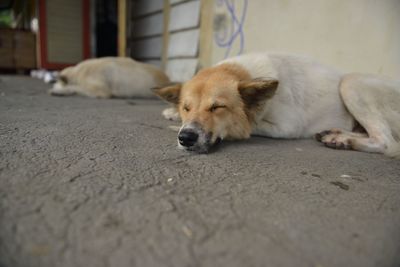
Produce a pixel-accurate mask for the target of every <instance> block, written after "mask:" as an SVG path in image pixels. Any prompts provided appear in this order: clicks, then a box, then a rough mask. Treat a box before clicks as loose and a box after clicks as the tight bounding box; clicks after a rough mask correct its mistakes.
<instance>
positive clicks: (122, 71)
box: [50, 57, 169, 98]
mask: <svg viewBox="0 0 400 267" xmlns="http://www.w3.org/2000/svg"><path fill="white" fill-rule="evenodd" d="M167 83H169V79H168V77H167V76H166V75H165V74H164V73H163V72H162V71H161V70H159V69H157V68H156V67H154V66H152V65H149V64H145V63H140V62H137V61H135V60H133V59H131V58H122V57H104V58H97V59H88V60H85V61H83V62H81V63H79V64H78V65H76V66H73V67H69V68H66V69H64V70H63V71H62V72H61V73H60V79H59V82H58V83H57V84H55V86H54V87H53V89H52V90H51V91H50V93H53V94H57V95H67V94H73V93H78V94H83V95H87V96H91V97H102V98H108V97H153V94H152V93H151V90H150V89H151V88H154V87H159V86H163V85H166V84H167Z"/></svg>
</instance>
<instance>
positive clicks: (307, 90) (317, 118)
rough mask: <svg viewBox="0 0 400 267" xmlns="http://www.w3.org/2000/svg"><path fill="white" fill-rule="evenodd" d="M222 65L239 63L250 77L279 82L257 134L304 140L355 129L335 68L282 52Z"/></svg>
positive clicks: (239, 59) (227, 61)
mask: <svg viewBox="0 0 400 267" xmlns="http://www.w3.org/2000/svg"><path fill="white" fill-rule="evenodd" d="M222 63H233V64H239V65H241V66H243V67H244V68H246V69H247V70H248V71H249V73H250V74H251V76H252V78H272V79H277V80H279V86H278V89H277V91H276V94H275V96H274V97H273V98H272V99H271V100H269V101H268V103H267V104H266V105H265V109H264V111H263V112H261V113H260V114H259V122H258V124H257V128H256V129H255V133H256V134H261V135H268V136H271V137H276V138H307V137H311V136H313V135H314V134H315V133H317V132H319V131H322V130H324V129H329V128H333V127H341V128H343V129H347V130H351V129H352V127H353V126H354V119H353V118H352V116H351V115H350V114H349V113H348V112H347V111H346V108H345V106H344V105H343V103H342V101H341V98H340V93H339V84H340V80H341V78H342V75H343V74H342V73H341V72H339V71H337V70H335V69H334V68H331V67H328V66H325V65H322V64H320V63H318V62H316V61H314V60H312V59H310V58H308V57H304V56H296V55H289V54H283V53H268V54H267V53H262V54H248V55H244V56H239V57H235V58H232V59H228V60H226V61H223V62H222ZM271 123H273V124H274V127H271V125H270V124H271Z"/></svg>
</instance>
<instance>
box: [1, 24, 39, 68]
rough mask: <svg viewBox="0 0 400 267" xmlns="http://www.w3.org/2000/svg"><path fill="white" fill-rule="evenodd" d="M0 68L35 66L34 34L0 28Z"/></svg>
mask: <svg viewBox="0 0 400 267" xmlns="http://www.w3.org/2000/svg"><path fill="white" fill-rule="evenodd" d="M0 68H3V69H34V68H36V43H35V34H33V33H32V32H29V31H21V30H13V29H1V28H0Z"/></svg>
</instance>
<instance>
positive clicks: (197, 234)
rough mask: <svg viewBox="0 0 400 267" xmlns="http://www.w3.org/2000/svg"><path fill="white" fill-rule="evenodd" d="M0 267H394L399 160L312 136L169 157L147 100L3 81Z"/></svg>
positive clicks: (171, 149) (398, 249)
mask: <svg viewBox="0 0 400 267" xmlns="http://www.w3.org/2000/svg"><path fill="white" fill-rule="evenodd" d="M0 80H1V81H0V266H2V267H18V266H24V267H25V266H40V267H47V266H48V267H50V266H58V267H60V266H61V267H63V266H65V267H71V266H85V267H86V266H96V267H102V266H110V267H111V266H112V267H119V266H138V267H143V266H233V267H234V266H297V267H302V266H312V267H317V266H321V267H328V266H329V267H330V266H362V267H368V266H379V267H385V266H399V265H400V193H399V192H400V163H399V161H395V160H392V159H389V158H386V157H384V156H382V155H374V154H367V153H360V152H352V151H336V150H331V149H327V148H325V147H323V146H321V145H320V144H319V143H317V142H316V141H313V140H297V141H291V140H272V139H267V138H255V137H254V138H251V139H250V140H247V141H245V142H235V143H225V144H222V146H221V147H220V149H219V150H218V151H216V152H214V153H212V154H209V155H196V154H190V153H187V152H184V151H179V150H178V149H177V148H176V133H175V132H173V131H171V130H169V129H168V128H167V127H168V126H169V125H171V122H169V121H166V120H164V119H163V118H162V117H161V115H160V112H161V110H162V109H163V108H164V107H165V105H164V104H163V103H161V102H159V101H157V100H133V101H130V102H129V101H126V100H95V99H88V98H83V97H69V98H57V97H51V96H48V95H47V94H46V93H45V92H46V90H47V88H48V86H47V85H44V84H43V83H42V82H40V81H37V80H32V79H30V78H24V77H12V76H1V77H0Z"/></svg>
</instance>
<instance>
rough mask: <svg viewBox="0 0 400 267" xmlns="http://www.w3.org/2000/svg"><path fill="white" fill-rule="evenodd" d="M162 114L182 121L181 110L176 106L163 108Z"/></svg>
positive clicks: (170, 118) (172, 119)
mask: <svg viewBox="0 0 400 267" xmlns="http://www.w3.org/2000/svg"><path fill="white" fill-rule="evenodd" d="M162 115H163V116H164V118H166V119H167V120H171V121H180V116H179V112H178V110H177V109H176V108H166V109H164V110H163V112H162Z"/></svg>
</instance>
